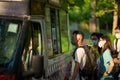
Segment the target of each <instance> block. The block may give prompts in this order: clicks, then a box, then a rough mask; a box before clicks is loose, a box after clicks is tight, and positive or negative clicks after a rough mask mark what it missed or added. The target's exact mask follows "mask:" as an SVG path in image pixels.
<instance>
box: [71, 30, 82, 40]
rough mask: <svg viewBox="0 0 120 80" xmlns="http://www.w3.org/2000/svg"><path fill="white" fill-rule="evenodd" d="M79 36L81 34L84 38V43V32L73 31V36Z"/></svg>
mask: <svg viewBox="0 0 120 80" xmlns="http://www.w3.org/2000/svg"><path fill="white" fill-rule="evenodd" d="M74 34H75V35H77V34H80V35H81V36H82V41H83V40H84V34H83V32H82V31H77V30H76V31H73V33H72V35H74Z"/></svg>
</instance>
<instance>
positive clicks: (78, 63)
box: [71, 31, 86, 80]
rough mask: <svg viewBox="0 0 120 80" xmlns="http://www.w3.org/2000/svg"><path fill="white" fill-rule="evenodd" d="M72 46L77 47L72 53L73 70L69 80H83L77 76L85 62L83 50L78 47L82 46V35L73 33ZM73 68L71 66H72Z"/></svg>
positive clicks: (76, 32)
mask: <svg viewBox="0 0 120 80" xmlns="http://www.w3.org/2000/svg"><path fill="white" fill-rule="evenodd" d="M72 39H73V44H74V45H75V46H76V47H77V49H76V50H75V52H74V55H75V56H74V63H75V65H74V70H73V73H72V78H71V80H81V79H80V78H83V77H82V76H81V75H80V74H79V69H81V70H82V69H83V67H84V66H85V62H86V54H85V50H84V48H82V47H80V46H83V44H82V43H83V40H84V34H83V33H82V32H80V31H74V32H73V34H72ZM72 66H73V65H72Z"/></svg>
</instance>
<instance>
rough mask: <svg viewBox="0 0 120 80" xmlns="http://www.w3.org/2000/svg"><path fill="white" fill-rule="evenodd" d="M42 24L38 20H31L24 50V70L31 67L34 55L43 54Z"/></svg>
mask: <svg viewBox="0 0 120 80" xmlns="http://www.w3.org/2000/svg"><path fill="white" fill-rule="evenodd" d="M41 37H42V36H41V26H40V23H38V22H30V24H29V25H28V31H27V34H26V39H25V45H24V51H23V55H22V61H23V70H24V71H27V70H29V69H30V67H31V61H32V55H42V54H41V53H42V49H41V48H42V40H41V39H42V38H41Z"/></svg>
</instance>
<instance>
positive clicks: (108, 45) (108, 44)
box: [100, 36, 114, 53]
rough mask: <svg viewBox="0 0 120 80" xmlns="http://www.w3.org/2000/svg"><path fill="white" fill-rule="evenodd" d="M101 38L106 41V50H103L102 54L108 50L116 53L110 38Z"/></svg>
mask: <svg viewBox="0 0 120 80" xmlns="http://www.w3.org/2000/svg"><path fill="white" fill-rule="evenodd" d="M100 38H102V39H103V40H106V43H105V45H104V48H103V49H102V51H101V52H102V53H103V52H104V51H105V50H106V49H110V51H111V52H113V51H114V48H113V47H112V43H111V40H110V38H109V37H108V36H101V37H100Z"/></svg>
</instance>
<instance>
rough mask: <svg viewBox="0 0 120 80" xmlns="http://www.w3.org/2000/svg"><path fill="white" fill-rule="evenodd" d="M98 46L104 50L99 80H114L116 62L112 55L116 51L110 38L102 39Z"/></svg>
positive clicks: (103, 37) (99, 68)
mask: <svg viewBox="0 0 120 80" xmlns="http://www.w3.org/2000/svg"><path fill="white" fill-rule="evenodd" d="M98 46H99V47H100V48H102V49H101V55H100V58H99V60H100V63H99V67H98V77H99V80H114V78H113V75H112V70H113V67H114V62H113V58H112V55H111V52H112V51H114V49H113V47H112V44H111V40H110V38H109V37H108V36H102V37H100V41H99V43H98Z"/></svg>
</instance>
